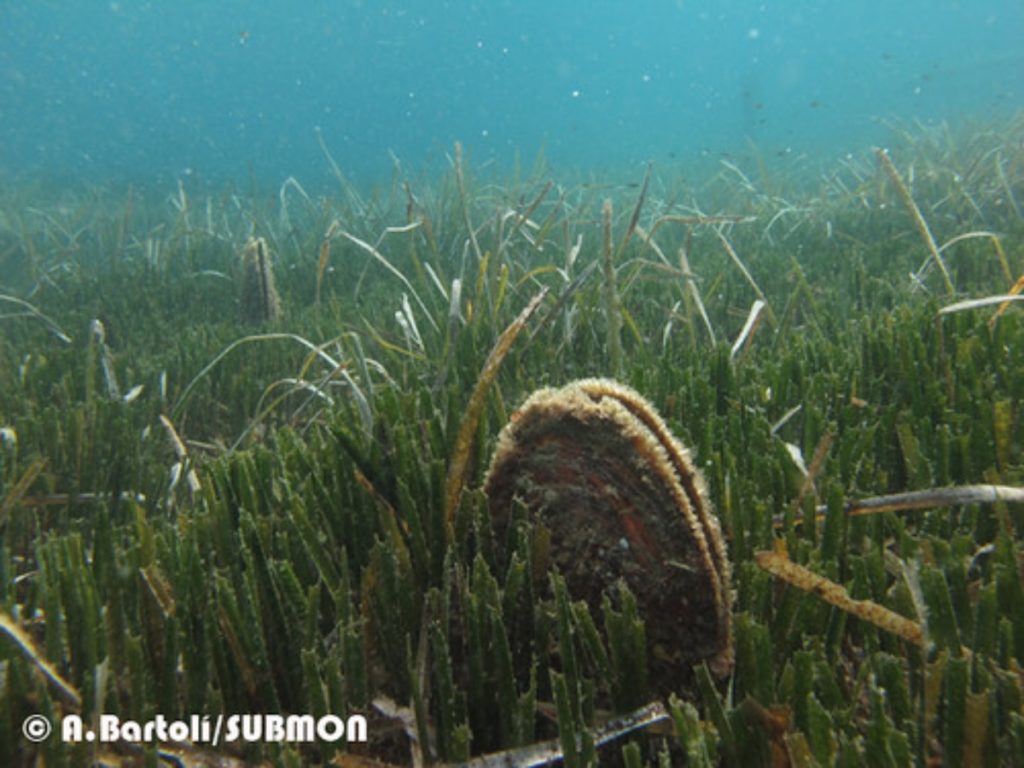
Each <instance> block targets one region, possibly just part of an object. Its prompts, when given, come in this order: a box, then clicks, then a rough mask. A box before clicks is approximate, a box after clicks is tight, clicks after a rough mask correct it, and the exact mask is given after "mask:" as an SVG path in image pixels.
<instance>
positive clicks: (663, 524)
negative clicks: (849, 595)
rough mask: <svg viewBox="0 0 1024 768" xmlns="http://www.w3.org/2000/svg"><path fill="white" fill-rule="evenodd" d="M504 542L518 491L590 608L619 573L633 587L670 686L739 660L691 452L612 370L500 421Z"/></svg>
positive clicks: (713, 533)
mask: <svg viewBox="0 0 1024 768" xmlns="http://www.w3.org/2000/svg"><path fill="white" fill-rule="evenodd" d="M485 489H486V492H487V495H488V498H489V500H490V507H491V514H492V520H493V525H494V529H495V533H496V535H497V537H498V541H499V543H503V542H507V541H509V531H508V527H509V523H510V521H511V520H512V510H513V505H514V503H515V502H516V501H517V500H518V501H520V502H522V503H523V504H525V505H526V507H527V508H528V509H529V511H530V515H531V520H532V522H533V523H534V525H541V526H543V527H544V528H546V529H547V530H548V531H549V532H550V535H551V550H550V553H551V554H550V558H551V562H552V564H553V565H555V566H557V568H558V569H559V571H560V572H561V573H562V575H563V576H564V577H565V579H566V582H567V584H568V586H569V590H570V593H571V594H572V595H573V597H575V598H578V599H584V600H586V601H587V602H588V603H589V605H590V606H591V609H592V610H593V609H596V608H598V607H599V606H600V604H601V598H602V595H603V594H605V591H606V590H608V589H609V588H610V587H612V586H613V585H614V584H615V583H616V582H617V581H618V579H620V578H621V579H624V580H625V582H626V584H627V585H628V586H629V588H630V590H631V591H632V592H633V594H634V595H635V596H636V599H637V603H638V607H639V608H640V611H641V614H642V615H643V617H644V619H645V624H646V629H647V641H648V653H649V663H650V669H651V672H652V673H653V674H652V676H651V677H652V680H655V681H657V685H658V686H659V687H661V688H664V689H665V690H666V691H667V690H673V689H675V688H677V687H678V686H680V685H683V684H685V683H687V682H688V680H689V679H690V670H691V667H692V665H693V664H695V663H697V662H699V661H702V660H707V661H708V663H709V665H710V666H711V667H712V669H713V670H714V671H715V672H716V673H717V674H719V675H725V674H727V673H728V672H729V671H730V670H731V668H732V661H733V649H732V623H731V587H730V567H729V561H728V558H727V555H726V551H725V544H724V542H723V540H722V534H721V531H720V528H719V525H718V521H717V519H716V517H715V516H714V513H713V511H712V509H711V505H710V502H709V501H708V498H707V493H706V491H705V487H704V482H703V479H702V478H701V475H700V473H699V472H698V470H697V468H696V467H695V466H694V464H693V461H692V460H691V458H690V454H689V451H687V450H686V449H685V448H684V447H683V445H682V444H681V443H680V442H679V441H678V440H677V439H676V438H675V437H673V435H672V434H671V433H670V432H669V429H668V427H667V426H666V425H665V422H664V421H663V420H662V418H661V417H660V416H659V415H658V413H657V412H656V411H655V410H654V407H653V406H652V405H651V404H650V403H649V402H647V401H646V400H645V399H644V398H643V397H641V396H640V395H639V394H638V393H637V392H635V391H634V390H632V389H630V388H628V387H625V386H623V385H621V384H618V383H616V382H614V381H610V380H607V379H583V380H580V381H576V382H573V383H570V384H568V385H567V386H565V387H563V388H561V389H540V390H538V391H536V392H534V393H533V394H532V395H531V396H530V397H529V398H528V399H527V401H526V402H525V403H524V404H523V406H522V407H521V408H520V409H519V410H518V411H516V412H515V413H514V414H513V416H512V418H511V420H510V422H509V424H508V425H506V427H505V428H504V429H503V430H502V432H501V435H500V436H499V438H498V445H497V448H496V449H495V453H494V457H493V459H492V461H491V466H490V469H489V470H488V474H487V481H486V486H485Z"/></svg>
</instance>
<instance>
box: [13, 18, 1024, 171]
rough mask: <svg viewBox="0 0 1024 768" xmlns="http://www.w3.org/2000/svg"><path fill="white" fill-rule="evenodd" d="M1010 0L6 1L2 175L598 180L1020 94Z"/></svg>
mask: <svg viewBox="0 0 1024 768" xmlns="http://www.w3.org/2000/svg"><path fill="white" fill-rule="evenodd" d="M1022 41H1024V2H1021V0H974V1H973V2H968V1H967V0H964V1H963V2H949V1H948V0H939V1H937V2H926V1H924V0H906V1H905V2H892V0H860V1H857V0H845V1H840V0H830V1H826V0H818V1H817V2H811V1H809V0H789V1H787V2H750V1H749V0H733V1H731V2H690V1H683V0H679V1H672V0H632V1H631V2H626V1H625V0H621V1H615V0H592V1H591V2H584V1H582V0H579V1H573V0H519V1H516V2H513V1H512V0H493V1H492V2H461V1H459V0H452V1H451V2H441V0H404V1H403V2H373V1H372V0H345V1H336V2H327V1H326V0H291V1H290V2H285V1H284V0H260V1H257V0H216V1H213V0H176V1H175V2H171V1H170V0H166V1H164V2H132V1H131V0H118V1H117V2H110V1H109V0H103V1H102V2H101V1H98V0H59V1H58V0H45V1H44V0H18V1H17V2H13V1H10V2H7V1H4V2H0V181H4V180H6V181H8V182H10V181H12V180H18V179H24V178H34V177H38V178H43V179H64V178H78V177H87V178H90V179H94V180H101V181H102V180H128V181H132V182H133V183H146V182H152V183H157V184H160V183H168V182H170V181H171V180H173V179H175V178H180V177H181V176H182V175H193V174H195V175H201V176H202V178H203V179H205V180H207V181H209V182H211V183H228V182H233V181H234V182H241V181H244V180H255V181H257V182H259V183H266V184H275V185H276V184H280V183H281V181H283V180H284V179H285V178H287V177H288V176H290V175H294V176H296V177H297V178H298V179H300V181H302V183H303V184H305V185H307V186H309V187H312V188H314V189H315V188H317V187H318V186H319V185H326V184H328V183H330V171H329V168H328V166H327V163H326V162H325V159H324V155H323V153H322V151H321V149H320V146H319V144H318V141H317V131H318V130H319V131H320V132H321V135H322V137H323V139H324V141H325V142H326V144H327V145H328V146H329V147H330V148H331V151H332V152H333V154H334V157H335V158H336V159H337V161H338V164H339V166H340V167H341V169H342V171H343V172H344V173H345V174H346V175H348V176H349V177H350V178H352V179H354V180H356V181H357V182H360V183H367V184H374V183H379V182H384V181H386V180H387V179H389V178H390V177H391V175H392V172H393V168H394V163H395V159H396V158H397V160H398V161H399V162H401V163H402V167H403V172H406V173H407V172H411V171H412V169H421V170H422V169H424V168H430V167H441V166H444V165H445V164H446V162H447V161H446V160H445V153H446V152H447V153H450V152H451V148H452V146H453V142H455V141H456V140H460V141H461V142H462V143H463V145H464V147H465V148H466V152H467V154H468V155H469V156H470V157H471V162H472V163H473V165H474V166H476V167H483V166H492V167H495V168H499V169H505V168H509V167H511V166H512V164H513V163H514V162H515V161H516V159H517V158H519V159H521V161H522V162H523V163H524V164H526V165H530V164H532V163H533V162H534V160H535V158H536V157H537V156H538V154H539V153H541V152H543V155H544V157H545V158H546V160H547V162H548V163H549V165H550V166H551V167H552V168H554V169H563V170H569V169H577V170H582V171H584V172H589V173H595V174H597V173H602V172H608V173H612V172H614V171H619V170H622V169H626V171H627V173H628V172H629V169H631V168H634V167H639V166H640V165H641V164H642V163H644V162H646V161H648V160H653V161H654V162H655V166H656V167H658V166H659V165H660V166H661V167H666V166H671V165H672V164H674V163H680V164H686V163H687V162H689V161H691V160H694V159H697V158H700V157H709V156H712V157H713V156H717V155H718V154H719V153H742V152H745V151H747V150H749V148H750V147H751V146H756V147H757V148H758V150H759V151H760V152H762V153H764V154H766V155H773V154H784V153H789V152H801V153H805V152H806V153H811V154H817V155H820V156H823V157H827V156H830V155H840V154H843V153H845V152H848V151H858V150H862V149H863V148H865V147H869V146H871V145H872V144H874V143H879V142H884V141H885V140H886V137H887V136H889V135H890V134H889V130H888V129H887V128H886V126H885V122H886V121H891V120H903V121H912V120H922V121H925V122H937V121H941V120H948V121H951V122H953V123H954V124H959V123H961V122H963V121H965V120H972V119H974V120H977V121H979V122H982V123H991V122H992V121H998V120H1000V119H1004V118H1006V117H1007V116H1009V115H1011V114H1013V113H1014V112H1015V111H1017V110H1019V109H1020V108H1021V107H1022V105H1024V52H1022V47H1021V46H1022V45H1024V43H1022Z"/></svg>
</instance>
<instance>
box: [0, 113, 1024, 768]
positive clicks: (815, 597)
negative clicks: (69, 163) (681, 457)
mask: <svg viewBox="0 0 1024 768" xmlns="http://www.w3.org/2000/svg"><path fill="white" fill-rule="evenodd" d="M325 156H326V160H327V161H328V162H330V163H331V164H332V165H333V161H332V160H331V159H330V155H329V153H327V152H326V151H325ZM449 160H450V163H449V165H448V167H447V168H446V169H445V171H444V172H443V173H440V174H436V175H433V176H426V175H424V176H422V177H417V176H412V177H407V176H406V175H405V174H404V173H403V172H402V170H401V168H400V167H398V166H397V165H396V169H395V178H394V181H393V183H392V184H391V185H390V186H385V187H383V188H381V189H379V190H377V191H376V192H374V193H373V194H367V193H365V192H363V191H362V190H360V189H357V188H356V187H354V186H353V185H351V184H349V183H347V182H346V180H345V179H344V177H343V176H342V175H341V173H340V172H337V186H336V187H335V188H334V189H333V191H330V192H328V193H325V194H311V193H310V192H308V191H307V190H306V189H305V188H304V187H303V186H302V184H301V181H300V180H297V179H289V180H287V181H286V182H285V183H284V184H283V185H282V186H281V187H280V189H279V190H274V191H273V192H272V193H269V194H266V195H260V194H257V193H242V192H240V191H233V190H226V191H223V192H219V193H215V194H214V193H207V192H202V191H197V190H194V189H190V188H189V187H188V186H187V185H184V184H182V185H179V186H178V187H177V188H174V189H170V190H167V191H166V194H160V195H153V194H149V193H145V194H144V193H140V192H138V191H133V190H131V189H127V188H121V189H112V188H109V187H104V188H94V187H87V186H82V185H79V186H76V187H75V188H74V189H61V190H55V189H53V188H50V187H43V186H25V185H22V186H20V187H19V186H17V185H11V186H8V187H6V188H4V190H3V191H2V193H0V690H2V693H0V762H2V763H3V764H4V765H47V766H79V765H86V764H95V763H98V764H103V765H151V766H152V765H179V766H198V765H214V766H241V765H284V766H298V765H309V764H330V765H337V766H387V765H410V764H412V765H421V764H453V763H464V762H468V763H469V764H470V765H477V766H497V765H523V766H525V765H543V764H547V763H548V762H549V761H557V760H561V761H563V762H564V764H565V765H567V766H582V765H591V764H601V765H626V766H630V767H631V768H632V767H633V766H644V765H652V766H674V765H686V766H713V765H725V766H740V765H743V766H747V765H774V766H784V765H793V766H810V765H851V766H852V765H875V766H884V765H894V766H895V765H899V766H902V765H922V766H923V765H929V766H930V765H938V764H944V765H979V766H980V765H986V766H989V765H992V766H995V765H1014V764H1022V763H1024V677H1022V672H1021V669H1022V668H1021V665H1022V663H1024V544H1022V541H1024V490H1022V487H1024V447H1022V441H1021V435H1022V434H1024V423H1022V422H1024V414H1022V410H1021V404H1022V403H1024V312H1022V309H1024V304H1022V303H1021V302H1020V298H1021V289H1022V287H1024V217H1022V210H1021V209H1022V206H1024V117H1021V116H1018V117H1017V118H1016V119H1014V120H1010V121H1007V122H1002V123H999V124H993V125H973V126H962V127H956V128H951V127H949V126H945V125H941V126H932V127H925V126H894V127H893V131H892V141H891V142H890V143H889V145H888V148H887V150H885V151H882V150H877V151H876V150H873V149H871V148H865V149H864V151H863V152H862V153H861V154H859V155H856V156H849V157H846V158H844V159H841V160H837V161H835V162H834V163H833V164H831V165H826V166H823V167H816V166H812V163H811V161H810V160H809V159H807V158H800V157H795V156H791V157H787V158H784V159H779V158H759V157H758V156H757V155H756V153H754V154H752V155H751V157H749V158H746V159H743V160H741V159H738V158H724V159H722V160H721V162H720V163H718V164H717V165H716V166H715V167H714V168H713V169H712V172H710V173H708V174H706V176H702V177H701V180H700V181H699V182H697V181H694V180H693V179H692V178H689V177H687V176H685V175H683V174H682V173H681V172H678V171H674V170H671V169H662V168H659V167H658V166H657V165H655V166H653V167H651V168H647V169H645V168H642V167H641V168H639V169H636V173H635V176H634V177H630V178H626V179H621V178H616V179H614V180H608V179H602V178H598V177H593V178H590V177H588V178H583V177H580V176H575V177H573V178H572V179H568V180H565V179H559V178H558V175H557V173H555V172H553V171H551V170H550V169H547V168H545V167H544V166H543V164H542V163H538V166H537V167H536V168H534V169H531V170H529V171H526V170H523V171H521V172H516V173H510V174H509V175H508V176H507V177H501V178H493V177H492V176H489V175H488V172H487V169H485V168H474V166H473V163H472V158H471V157H470V156H469V153H464V152H463V150H462V148H461V147H458V146H456V147H454V148H453V149H452V151H451V153H450V158H449ZM334 168H335V170H336V171H337V166H334ZM243 286H244V288H243ZM243 291H244V293H243ZM586 377H601V378H603V379H613V380H616V381H618V382H621V384H622V385H624V386H628V387H629V388H630V390H629V391H630V392H635V393H638V397H642V398H644V399H646V401H647V403H648V404H649V405H650V407H651V408H653V409H655V410H656V411H657V413H659V414H660V416H661V418H662V419H663V420H664V424H665V425H666V427H667V429H668V430H670V431H671V433H672V434H673V435H674V436H675V437H676V438H678V440H679V441H681V443H682V444H684V445H685V446H687V448H688V449H689V451H690V454H689V455H690V456H691V457H692V460H693V463H694V464H695V465H696V467H697V468H699V470H700V472H701V473H702V474H703V478H704V484H705V485H706V493H707V500H708V501H709V502H710V503H709V506H708V507H707V508H706V510H705V511H707V512H708V514H711V515H714V516H715V517H716V519H717V520H718V525H719V526H720V529H721V535H722V539H723V543H724V550H725V552H727V557H728V561H729V563H730V564H731V565H730V568H729V569H727V568H726V567H725V566H724V565H722V564H721V563H719V562H718V558H719V555H718V554H717V551H716V552H713V554H715V558H716V563H718V564H719V565H721V567H722V569H723V572H727V571H728V570H730V569H731V583H729V587H728V590H727V592H723V593H722V594H720V595H717V596H716V595H710V594H709V595H703V594H702V595H697V596H696V597H697V598H699V599H695V600H694V601H693V604H694V605H697V606H704V610H706V611H708V612H710V613H711V614H712V615H711V616H708V615H703V614H702V615H699V616H694V617H693V619H692V623H693V624H694V625H696V624H698V623H700V622H703V623H705V624H707V623H711V624H715V622H716V621H718V622H719V624H718V626H725V622H726V621H727V620H731V629H730V632H731V636H730V637H729V638H728V641H729V643H730V647H729V648H728V649H727V650H728V653H727V654H724V655H721V656H720V658H718V659H717V661H718V662H723V660H724V661H725V662H727V663H724V662H723V663H715V661H716V660H713V659H711V658H704V659H702V658H697V659H692V658H690V657H689V653H690V651H691V650H692V649H691V648H690V647H689V646H688V647H687V648H682V647H674V645H675V640H676V639H677V638H678V640H679V643H680V644H682V643H689V642H690V640H689V638H690V635H689V634H688V633H686V632H682V631H680V632H679V633H678V634H677V632H676V631H675V630H673V631H672V632H671V633H667V632H665V631H663V630H664V626H665V625H663V624H662V623H661V622H663V621H664V620H665V618H666V617H665V614H664V609H657V610H654V609H651V605H654V604H655V603H654V602H652V600H649V599H647V598H645V596H644V594H643V593H644V591H645V582H644V578H645V573H646V572H645V571H644V568H645V567H647V566H645V565H644V563H643V562H642V561H639V560H638V561H637V563H638V564H634V565H633V566H631V567H632V570H631V574H632V575H631V579H630V580H629V582H628V583H627V581H626V580H623V579H610V580H609V583H607V584H606V585H605V587H604V588H603V590H602V589H590V590H584V591H582V592H580V591H578V590H577V591H575V592H574V589H573V584H572V580H571V579H570V578H569V574H568V573H566V571H568V570H571V568H570V567H569V566H571V564H572V561H573V558H574V550H573V549H572V548H571V547H572V537H571V536H569V535H564V534H563V533H561V532H564V531H570V532H571V531H572V530H573V528H574V527H578V528H580V529H585V528H587V527H588V526H591V525H593V530H597V531H602V530H604V528H602V525H605V526H610V524H609V523H608V520H607V519H604V520H603V521H602V522H601V525H598V524H597V523H598V521H599V520H601V517H600V516H601V515H603V514H607V513H606V512H605V511H603V508H602V500H601V499H602V494H601V493H596V492H594V489H589V492H588V493H587V494H586V498H587V500H588V504H589V507H588V509H586V510H583V509H575V510H574V511H573V513H574V514H576V515H577V518H578V519H577V520H575V521H568V522H566V521H562V522H560V526H561V527H560V528H554V529H552V528H549V527H547V526H546V525H545V519H544V518H543V517H542V516H539V515H537V514H536V511H535V510H534V509H532V508H531V507H530V506H529V505H528V504H527V503H525V502H517V501H516V500H515V499H513V500H512V501H511V502H510V505H511V506H510V507H509V509H508V510H506V511H505V512H504V513H503V525H502V527H501V530H500V531H499V530H496V528H495V526H494V524H493V522H494V521H493V516H492V510H491V509H490V506H489V499H488V496H487V494H486V493H485V486H486V473H487V471H488V467H489V466H490V464H491V461H492V456H493V455H494V452H495V446H496V443H497V440H498V435H499V432H500V431H501V430H502V429H503V428H504V427H505V425H506V424H508V423H509V422H510V420H514V418H515V413H516V409H517V408H518V407H519V406H521V405H522V404H523V403H524V401H526V400H527V398H528V397H529V396H530V394H531V393H533V392H534V391H535V390H537V389H539V388H541V387H545V386H549V387H561V386H563V385H565V384H567V383H568V382H570V381H573V380H577V379H583V378H586ZM615 391H616V392H621V391H625V390H615ZM619 397H620V399H624V398H625V396H624V395H619ZM629 397H632V395H629ZM570 411H571V409H570ZM570 415H571V413H570ZM659 429H660V427H659ZM665 440H666V441H667V438H665ZM620 443H621V444H622V445H623V446H625V447H621V446H620V447H618V448H615V450H622V451H623V452H628V450H629V448H628V441H620ZM666 444H667V443H666ZM609 450H611V449H609ZM628 460H629V457H628V456H624V457H623V462H624V463H623V465H622V466H626V464H627V463H628ZM605 461H606V462H610V463H614V462H611V460H610V459H608V458H607V457H605ZM541 469H543V468H541ZM541 469H538V470H536V476H537V477H539V478H541V477H543V474H544V473H543V472H542V471H541ZM538 482H539V481H538ZM510 494H511V492H510ZM539 495H543V494H542V493H539ZM712 510H713V511H712ZM672 511H673V510H672V509H671V508H669V510H668V512H666V514H671V513H672ZM587 514H592V515H593V517H592V518H591V519H588V517H587ZM622 514H623V516H624V520H623V524H624V525H626V528H627V529H629V530H632V528H630V525H629V523H630V520H629V519H626V518H628V517H629V513H628V511H627V512H626V513H622ZM552 530H554V531H555V533H556V534H558V535H552ZM609 535H610V536H612V537H613V538H614V536H615V534H614V533H611V534H609ZM630 541H634V543H635V540H630ZM630 541H627V540H626V539H625V538H624V539H623V540H622V541H621V542H619V541H613V542H609V543H608V545H609V547H613V548H614V547H617V546H618V545H619V544H620V543H621V544H622V545H623V546H622V548H623V549H628V545H629V543H630ZM598 543H600V542H598ZM567 548H568V549H567ZM635 548H636V547H634V549H635ZM650 567H651V573H652V575H651V579H652V580H653V579H654V576H653V573H654V565H650ZM673 567H677V570H679V571H680V574H681V575H682V572H683V571H688V570H689V569H690V568H691V566H689V565H687V564H686V563H683V564H682V565H678V566H673ZM594 570H595V572H599V571H600V569H597V568H595V569H594ZM667 571H669V572H670V571H671V569H664V568H660V569H659V570H658V573H659V574H661V575H659V577H658V578H659V579H664V578H666V577H665V576H664V573H665V572H667ZM712 582H713V583H714V584H716V585H719V586H720V585H721V584H723V583H726V581H725V579H724V577H723V578H720V579H718V580H717V581H715V580H710V579H704V580H703V581H701V580H700V579H697V578H695V577H694V581H693V582H692V583H694V584H703V583H712ZM665 583H666V582H664V581H660V582H658V584H662V585H664V584H665ZM656 586H657V584H655V583H654V581H652V585H651V588H652V589H653V588H655V587H656ZM716 588H717V587H716ZM709 589H710V587H709ZM666 593H667V594H672V595H674V594H676V593H675V592H672V591H671V590H668V591H667V592H666ZM716 594H717V593H716ZM716 611H717V612H718V614H721V616H719V618H716V616H718V614H716V613H715V612H716ZM672 621H673V622H679V621H683V622H685V621H687V619H686V617H685V616H683V617H680V616H679V615H673V616H672ZM673 626H676V625H675V624H673ZM681 626H684V627H685V626H687V625H686V624H685V623H684V624H682V625H681ZM722 637H725V634H723V635H722ZM726 657H728V658H726ZM684 662H685V668H679V666H680V665H681V664H684ZM666 688H668V689H667V690H666ZM101 713H102V714H116V715H118V716H119V717H120V718H121V719H122V720H128V719H131V720H136V721H140V722H141V721H146V720H150V719H152V718H154V717H155V716H156V715H158V714H159V715H163V716H164V717H166V718H167V719H169V720H171V719H174V720H177V719H186V718H188V717H189V716H192V715H200V716H202V715H208V716H212V717H215V716H216V715H218V714H221V713H223V714H240V713H281V714H306V713H308V714H312V715H314V716H321V715H324V714H326V713H335V714H338V715H340V716H342V717H343V718H347V717H348V716H349V715H352V714H356V713H359V714H362V715H364V716H365V717H366V719H367V724H368V728H367V731H368V738H367V740H366V741H365V742H361V741H352V742H346V740H344V739H342V740H340V741H337V742H333V743H332V742H327V741H322V740H320V741H312V742H309V743H292V744H281V743H267V742H263V741H257V742H252V743H247V744H245V743H228V744H219V745H217V746H214V745H212V744H210V743H203V742H202V740H198V741H192V742H188V741H186V742H174V743H171V742H166V743H161V744H159V745H157V744H132V743H128V742H127V741H117V742H113V743H99V742H88V741H82V742H81V743H73V744H72V743H64V742H62V740H61V739H60V738H59V735H60V722H61V720H62V718H64V717H66V716H68V715H71V714H77V715H80V716H81V717H82V718H83V720H84V722H85V723H86V724H89V723H93V722H96V721H95V718H98V716H99V715H100V714H101ZM33 715H43V716H45V717H47V718H48V719H49V720H50V721H51V722H52V723H53V724H54V728H55V730H54V733H53V734H52V735H51V736H50V737H49V738H48V739H44V740H42V741H40V742H38V743H36V742H33V741H30V740H29V739H28V738H26V736H25V735H24V734H23V723H24V722H25V721H26V719H27V718H29V717H30V716H33Z"/></svg>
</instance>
